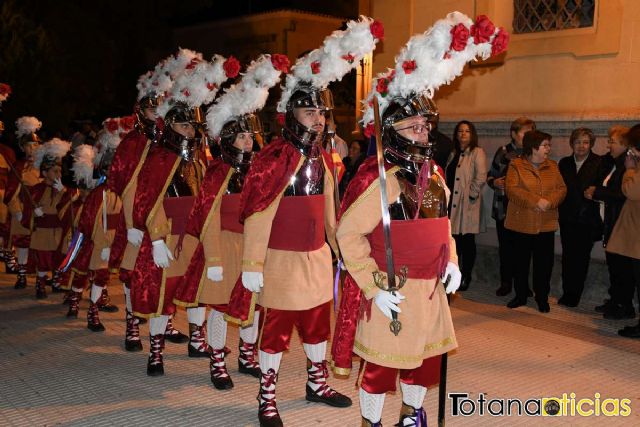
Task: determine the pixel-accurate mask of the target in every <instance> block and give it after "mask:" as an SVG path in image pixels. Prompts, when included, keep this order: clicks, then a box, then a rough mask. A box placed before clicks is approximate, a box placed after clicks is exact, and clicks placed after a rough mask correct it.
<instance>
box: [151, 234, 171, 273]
mask: <svg viewBox="0 0 640 427" xmlns="http://www.w3.org/2000/svg"><path fill="white" fill-rule="evenodd" d="M152 244H153V263H154V264H155V265H156V267H160V268H167V267H169V261H173V255H172V254H171V251H170V250H169V248H168V247H167V244H166V243H165V242H164V240H162V239H160V240H154V241H153V242H152Z"/></svg>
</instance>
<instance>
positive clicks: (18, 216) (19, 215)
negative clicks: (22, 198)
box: [14, 212, 22, 222]
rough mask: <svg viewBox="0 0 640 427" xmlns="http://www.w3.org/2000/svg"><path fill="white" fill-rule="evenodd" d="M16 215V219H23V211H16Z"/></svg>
mask: <svg viewBox="0 0 640 427" xmlns="http://www.w3.org/2000/svg"><path fill="white" fill-rule="evenodd" d="M14 215H15V217H16V221H18V222H20V221H22V212H16V213H15V214H14Z"/></svg>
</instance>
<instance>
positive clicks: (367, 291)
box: [362, 282, 376, 295]
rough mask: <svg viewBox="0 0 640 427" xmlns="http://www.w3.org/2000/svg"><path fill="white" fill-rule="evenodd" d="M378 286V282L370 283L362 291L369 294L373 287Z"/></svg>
mask: <svg viewBox="0 0 640 427" xmlns="http://www.w3.org/2000/svg"><path fill="white" fill-rule="evenodd" d="M375 287H376V284H375V283H374V282H371V283H369V284H368V285H367V286H365V287H364V288H362V292H363V293H364V294H365V295H367V294H368V293H369V292H370V291H371V290H372V289H373V288H375Z"/></svg>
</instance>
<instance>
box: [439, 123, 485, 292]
mask: <svg viewBox="0 0 640 427" xmlns="http://www.w3.org/2000/svg"><path fill="white" fill-rule="evenodd" d="M453 145H454V149H453V151H452V152H451V154H450V155H449V159H448V160H447V164H446V167H445V176H446V181H447V187H449V188H450V189H451V197H450V198H449V218H450V220H451V234H452V235H453V238H454V239H455V241H456V252H457V254H458V264H459V265H460V272H461V273H462V283H461V285H460V287H459V288H458V290H459V291H466V290H467V289H469V284H470V283H471V272H472V271H473V265H474V264H475V260H476V240H475V235H476V234H478V233H481V232H484V231H486V226H485V223H484V215H483V214H482V187H484V184H485V183H486V181H487V155H486V154H485V152H484V150H483V149H482V148H480V147H479V146H478V133H477V132H476V128H475V126H474V125H473V123H471V122H468V121H466V120H463V121H461V122H459V123H458V124H457V125H456V127H455V129H454V132H453Z"/></svg>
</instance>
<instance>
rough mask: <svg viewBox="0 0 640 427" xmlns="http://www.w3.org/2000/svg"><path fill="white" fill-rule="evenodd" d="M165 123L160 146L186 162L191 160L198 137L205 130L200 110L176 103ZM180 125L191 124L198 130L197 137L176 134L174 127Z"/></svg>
mask: <svg viewBox="0 0 640 427" xmlns="http://www.w3.org/2000/svg"><path fill="white" fill-rule="evenodd" d="M164 123H165V127H164V131H163V134H162V138H161V139H160V144H161V145H163V146H165V147H166V148H168V149H170V150H172V151H174V152H176V153H177V154H178V155H180V156H181V157H182V158H183V159H184V160H191V159H192V157H193V152H194V150H195V149H196V146H197V144H198V140H199V138H198V137H197V135H198V134H201V132H202V129H203V122H202V113H201V112H200V109H199V108H191V107H189V106H188V105H187V104H185V103H184V102H176V103H175V104H174V105H172V106H171V108H170V109H169V111H168V112H167V114H166V115H165V117H164ZM180 123H189V124H191V125H192V126H193V127H194V128H195V130H196V136H195V137H193V138H189V137H186V136H184V135H182V134H180V133H178V132H176V131H175V130H174V129H173V127H172V125H174V124H180Z"/></svg>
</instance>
